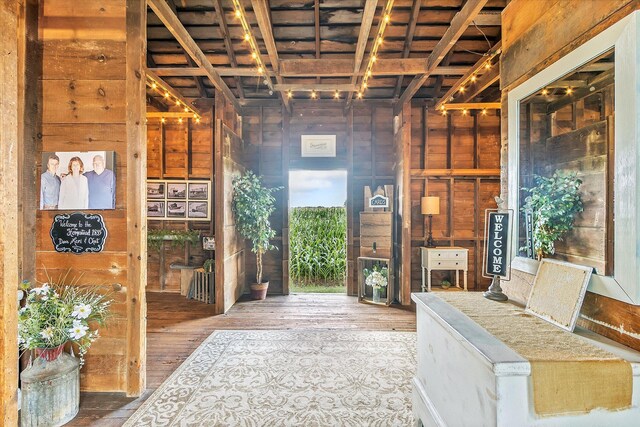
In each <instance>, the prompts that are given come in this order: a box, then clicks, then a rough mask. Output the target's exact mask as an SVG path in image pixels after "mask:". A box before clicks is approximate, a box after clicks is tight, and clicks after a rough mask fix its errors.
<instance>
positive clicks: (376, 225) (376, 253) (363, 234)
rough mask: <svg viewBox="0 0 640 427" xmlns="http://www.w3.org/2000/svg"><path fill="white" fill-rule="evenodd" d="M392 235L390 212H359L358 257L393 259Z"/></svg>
mask: <svg viewBox="0 0 640 427" xmlns="http://www.w3.org/2000/svg"><path fill="white" fill-rule="evenodd" d="M392 235H393V213H392V212H360V256H365V257H377V258H393V256H392V254H393V238H392ZM374 248H375V250H374Z"/></svg>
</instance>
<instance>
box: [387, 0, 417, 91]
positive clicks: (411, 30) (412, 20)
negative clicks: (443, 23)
mask: <svg viewBox="0 0 640 427" xmlns="http://www.w3.org/2000/svg"><path fill="white" fill-rule="evenodd" d="M420 6H422V0H413V7H412V8H411V15H410V16H409V25H408V26H407V34H406V36H405V38H404V49H403V50H402V58H408V57H409V52H411V43H413V36H414V34H415V32H416V24H417V23H418V16H419V15H420ZM403 80H404V76H402V75H400V76H399V77H398V82H397V83H396V89H395V90H394V91H393V97H394V98H397V97H398V95H400V91H401V90H402V81H403Z"/></svg>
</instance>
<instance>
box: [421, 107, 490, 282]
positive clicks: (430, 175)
mask: <svg viewBox="0 0 640 427" xmlns="http://www.w3.org/2000/svg"><path fill="white" fill-rule="evenodd" d="M411 125H412V132H411V168H412V170H411V178H412V179H411V188H410V193H411V200H412V205H411V267H412V268H411V273H412V274H411V290H412V291H413V292H416V291H419V290H420V286H421V280H422V275H421V271H420V247H421V246H424V245H425V242H426V240H427V235H428V222H427V221H428V219H427V217H426V216H424V215H422V214H421V213H420V197H422V196H425V195H429V196H438V197H440V215H434V216H433V238H434V240H435V241H436V244H437V245H438V246H462V247H465V248H467V249H469V284H468V286H469V289H470V290H481V289H485V288H486V287H488V285H489V282H488V280H487V279H484V278H482V248H483V244H484V241H483V236H484V210H485V209H488V208H495V207H496V204H495V201H494V199H493V198H494V196H497V195H498V194H499V190H500V188H499V187H500V185H499V178H500V172H499V167H500V151H499V150H500V117H499V114H498V113H496V112H495V111H489V112H488V113H487V114H486V115H484V114H481V113H480V112H472V113H471V114H468V115H464V114H462V112H460V111H451V112H449V114H448V115H446V116H443V115H441V114H439V113H437V112H434V111H433V110H431V109H425V107H423V106H419V105H414V106H413V111H412V122H411ZM432 278H433V283H435V284H438V283H440V280H442V279H448V280H449V281H450V282H451V283H454V281H453V280H452V279H454V278H455V275H454V272H453V271H451V272H433V273H432Z"/></svg>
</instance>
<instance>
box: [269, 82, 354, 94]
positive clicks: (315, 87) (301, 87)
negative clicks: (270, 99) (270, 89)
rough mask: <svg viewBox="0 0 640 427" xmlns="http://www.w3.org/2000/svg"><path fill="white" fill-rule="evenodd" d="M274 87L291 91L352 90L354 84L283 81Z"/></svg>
mask: <svg viewBox="0 0 640 427" xmlns="http://www.w3.org/2000/svg"><path fill="white" fill-rule="evenodd" d="M275 89H276V90H278V91H283V92H284V91H289V90H290V91H293V92H311V91H316V92H332V93H333V92H335V91H339V92H348V91H351V92H353V91H354V90H356V85H354V84H351V83H343V84H322V83H309V84H302V83H294V84H286V83H283V84H281V85H279V84H278V85H275Z"/></svg>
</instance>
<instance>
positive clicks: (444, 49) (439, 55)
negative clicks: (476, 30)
mask: <svg viewBox="0 0 640 427" xmlns="http://www.w3.org/2000/svg"><path fill="white" fill-rule="evenodd" d="M487 1H488V0H467V2H466V3H465V5H464V6H463V7H462V9H461V10H460V12H458V13H457V14H456V16H454V17H453V19H452V20H451V26H450V27H449V29H447V31H446V32H445V33H444V36H443V37H442V39H440V41H439V42H438V44H437V45H436V47H435V48H434V49H433V51H432V52H431V54H430V55H429V57H428V58H427V61H426V63H427V71H426V73H424V74H421V75H418V76H416V77H414V79H413V80H412V81H411V83H409V86H407V88H406V89H405V91H404V92H403V93H402V95H401V96H400V99H398V102H397V103H396V105H395V106H394V107H393V114H394V115H398V114H400V112H401V111H402V106H403V105H404V103H406V102H407V101H409V100H410V99H411V98H413V95H415V94H416V92H417V91H418V90H419V89H420V88H421V87H422V85H423V84H424V83H425V82H426V81H427V79H428V78H429V76H430V75H431V73H432V72H433V70H435V69H436V67H437V66H438V65H439V64H440V62H442V60H443V59H444V57H445V56H446V55H447V53H449V51H450V50H451V49H452V48H453V46H454V45H455V44H456V42H457V41H458V39H459V38H460V37H461V36H462V34H463V33H464V32H465V30H466V29H467V27H469V25H470V24H471V22H472V21H473V20H474V19H475V18H476V17H477V16H478V14H479V13H480V11H481V10H482V8H483V7H484V5H485V4H486V3H487Z"/></svg>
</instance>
